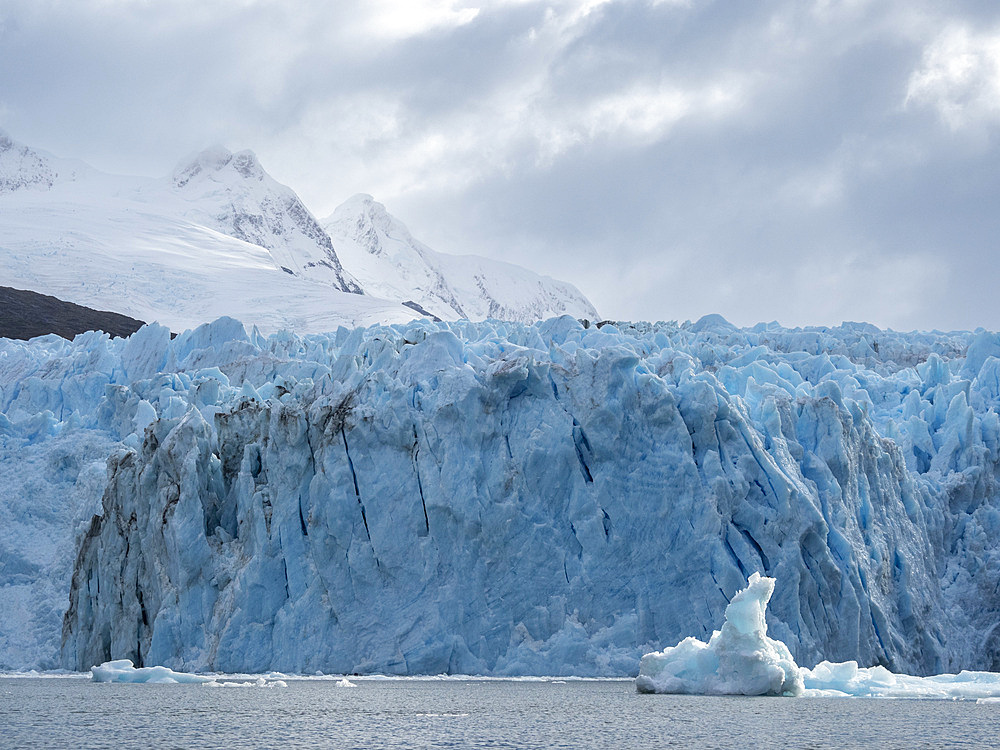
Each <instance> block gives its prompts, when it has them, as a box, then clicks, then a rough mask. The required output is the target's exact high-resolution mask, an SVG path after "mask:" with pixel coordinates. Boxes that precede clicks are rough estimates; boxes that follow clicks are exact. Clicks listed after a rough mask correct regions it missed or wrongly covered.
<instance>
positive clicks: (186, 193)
mask: <svg viewBox="0 0 1000 750" xmlns="http://www.w3.org/2000/svg"><path fill="white" fill-rule="evenodd" d="M389 221H390V222H391V221H393V220H391V219H389ZM407 237H408V235H407ZM409 239H410V240H412V238H409ZM339 241H340V240H339V239H338V242H339ZM345 242H346V244H348V248H347V249H348V251H349V253H350V254H351V258H352V259H354V260H357V259H358V258H361V259H362V260H364V259H365V258H367V257H368V255H367V253H364V252H359V251H358V249H357V248H356V247H354V245H353V244H351V243H352V242H354V240H350V241H349V242H348V241H345ZM430 252H431V251H429V250H428V251H427V253H430ZM440 257H444V256H440ZM401 262H404V259H401ZM454 262H455V263H458V264H460V265H461V264H468V263H470V262H472V263H475V264H479V266H481V268H480V270H478V271H477V272H476V274H474V275H475V279H474V280H473V282H474V284H473V285H474V287H475V288H474V289H473V290H472V291H471V292H470V293H469V294H471V295H472V297H471V298H474V303H472V304H470V303H468V302H466V301H465V300H464V297H463V301H462V304H456V305H455V306H454V307H442V306H438V308H436V309H439V314H438V317H443V318H451V319H455V318H458V317H463V316H465V315H469V316H472V317H480V318H482V317H486V316H487V315H493V316H494V317H495V316H505V317H511V318H517V319H521V320H534V319H536V318H537V317H542V316H545V315H548V314H551V313H555V312H559V313H561V312H570V313H572V314H574V315H578V316H580V317H589V318H594V317H596V313H595V311H594V309H593V307H592V306H591V305H590V303H589V302H587V301H586V299H584V298H583V297H582V296H581V295H580V294H579V292H576V290H575V289H573V288H572V287H571V286H569V285H566V284H562V283H561V282H555V281H553V280H551V279H543V278H542V277H539V276H537V275H534V274H531V273H530V272H527V271H524V270H523V269H517V268H515V267H513V266H506V265H505V264H497V263H492V262H491V261H487V260H485V259H477V260H474V261H470V260H468V259H457V260H455V261H454ZM369 265H370V264H369ZM439 265H441V264H439ZM442 268H443V266H442ZM376 270H377V271H378V272H379V273H383V274H385V276H386V278H387V279H390V280H391V283H382V281H380V277H379V276H378V275H377V274H376V275H375V276H373V275H372V274H371V272H370V271H371V269H370V268H369V267H368V266H367V265H365V264H364V263H362V264H361V265H360V266H359V273H361V274H362V275H363V276H364V278H365V282H366V289H364V290H362V285H361V284H360V283H359V281H358V279H357V278H355V276H354V275H352V273H351V270H350V269H347V268H345V267H344V265H343V264H342V263H341V258H340V256H339V255H338V250H337V249H335V247H334V243H333V240H331V237H330V235H329V234H328V233H327V231H326V230H324V229H323V228H322V227H321V226H320V224H319V223H318V222H317V221H316V219H315V218H314V217H313V216H312V214H311V213H310V212H309V210H308V209H307V208H306V207H305V206H304V205H303V204H302V202H301V200H299V198H298V196H296V195H295V193H294V192H293V191H292V190H291V189H289V188H287V187H285V186H283V185H280V184H279V183H277V182H276V181H275V180H274V179H272V178H271V177H270V176H269V175H268V174H267V173H266V172H265V171H264V170H263V168H262V167H261V165H260V163H259V162H258V161H257V159H256V157H255V156H254V155H253V153H251V152H249V151H241V152H238V153H235V154H233V153H230V152H229V151H227V150H225V149H222V148H213V149H208V150H206V151H204V152H202V153H200V154H196V155H194V156H193V157H191V158H189V159H187V160H185V161H183V162H182V163H181V164H180V165H179V166H178V167H177V168H176V169H175V170H174V172H173V173H172V174H171V175H169V176H168V177H166V178H164V179H159V180H151V179H142V178H126V177H117V176H112V175H105V174H101V173H100V172H97V171H96V170H94V169H91V168H90V167H87V166H86V165H84V164H82V163H79V162H72V161H68V160H63V159H57V158H55V157H53V156H51V155H49V154H45V153H44V152H41V151H35V150H33V149H31V148H29V147H27V146H24V145H21V144H17V143H15V142H14V141H13V140H11V139H10V138H9V137H8V136H6V135H5V134H3V133H0V285H2V286H9V287H14V288H18V289H28V290H33V291H38V292H41V293H44V294H50V295H53V296H56V297H59V298H60V299H63V300H66V301H68V302H74V303H77V304H81V305H86V306H89V307H93V308H96V309H109V308H110V309H113V310H115V311H116V312H120V313H124V314H126V315H129V316H131V317H135V318H138V319H140V320H146V321H159V322H160V323H162V324H164V325H167V326H168V327H170V328H171V329H173V330H175V331H181V330H185V329H187V328H192V327H195V326H197V325H200V324H201V323H204V322H206V321H210V320H214V319H215V318H217V317H219V316H222V315H230V316H235V317H238V318H239V319H241V320H242V321H244V322H245V323H246V324H247V325H251V326H252V325H256V326H258V327H259V328H260V329H261V330H262V331H265V332H271V331H275V330H279V329H281V328H289V329H292V330H295V331H298V332H300V333H303V332H320V331H326V330H330V329H332V328H335V327H336V326H337V325H368V324H372V323H376V322H379V323H393V322H403V321H406V320H410V319H412V318H414V317H418V316H419V315H422V314H424V313H423V311H422V309H421V308H420V306H419V304H416V305H415V304H413V302H414V301H416V300H417V299H418V298H423V297H422V295H423V291H422V288H423V287H422V286H421V284H422V283H423V282H422V281H421V279H420V278H417V277H416V276H414V277H413V278H410V276H409V275H408V272H407V271H406V269H405V268H404V267H403V266H401V267H400V269H394V267H393V265H392V264H391V263H388V264H386V263H382V264H381V265H379V266H378V268H377V269H376ZM442 273H444V274H445V275H448V274H451V273H452V271H450V270H449V269H447V268H444V270H443V271H442ZM464 273H465V272H464V271H461V272H458V271H456V272H455V273H454V276H455V279H454V280H451V279H445V278H444V277H442V284H443V285H444V288H452V287H455V288H457V289H459V294H460V296H461V294H464V293H465V292H464V291H462V290H464V289H465V288H466V287H467V286H468V284H467V279H466V275H463V274H464ZM476 285H478V286H476ZM480 287H482V289H485V290H487V292H488V293H485V292H480V291H479V289H480ZM382 292H384V294H381V293H382ZM483 294H486V297H484V296H483ZM406 302H410V303H411V304H410V305H404V304H402V303H406Z"/></svg>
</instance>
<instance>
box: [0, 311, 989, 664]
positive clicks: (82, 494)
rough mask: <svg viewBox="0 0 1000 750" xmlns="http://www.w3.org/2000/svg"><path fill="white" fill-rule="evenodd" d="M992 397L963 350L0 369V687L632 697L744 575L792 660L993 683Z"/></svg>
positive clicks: (777, 342) (621, 342)
mask: <svg viewBox="0 0 1000 750" xmlns="http://www.w3.org/2000/svg"><path fill="white" fill-rule="evenodd" d="M998 399H1000V336H997V335H996V334H994V333H990V332H987V331H982V330H980V331H976V332H953V333H940V332H929V333H909V334H901V333H896V332H892V331H882V330H879V329H877V328H875V327H874V326H870V325H867V324H857V323H846V324H843V325H841V326H838V327H831V328H806V329H785V328H782V327H780V326H778V325H777V324H761V325H758V326H755V327H753V328H746V329H738V328H736V327H734V326H732V325H730V324H728V323H727V322H726V321H725V320H724V319H722V318H720V317H718V316H711V317H708V318H705V319H702V320H700V321H697V322H695V323H684V324H677V323H657V324H645V323H635V324H626V323H621V324H617V325H614V324H607V325H602V326H601V327H597V326H594V325H590V324H589V323H587V322H586V321H583V322H581V321H579V320H576V319H574V318H571V317H567V316H564V317H562V318H554V319H549V320H546V321H542V322H539V323H535V324H531V325H528V324H520V323H505V322H499V321H494V320H490V321H485V322H480V323H470V322H468V321H459V322H433V321H429V320H418V321H414V322H411V323H405V324H395V325H376V326H371V327H367V328H356V329H348V328H340V329H338V330H336V331H334V332H331V333H327V334H308V335H296V334H292V333H288V332H278V333H274V334H271V335H268V336H264V335H262V334H261V333H259V332H258V331H257V330H255V329H251V330H250V331H249V332H248V331H247V330H246V329H245V328H244V327H243V325H242V324H240V323H239V322H237V321H235V320H233V319H229V318H222V319H219V320H217V321H216V322H214V323H211V324H207V325H203V326H200V327H199V328H197V329H194V330H190V331H187V332H185V333H183V334H181V335H180V336H178V337H176V338H175V339H171V338H170V335H169V332H168V330H167V329H166V328H164V327H161V326H158V325H149V326H146V327H144V328H142V329H141V330H139V331H138V332H137V333H135V334H133V335H132V336H131V337H130V338H128V339H110V338H109V337H107V336H105V335H102V334H99V333H88V334H83V335H80V336H77V337H76V338H75V339H74V340H73V341H72V342H68V341H65V340H63V339H59V338H57V337H55V336H47V337H42V338H38V339H33V340H31V341H29V342H22V341H10V340H0V476H2V477H3V481H4V483H3V487H4V490H5V491H4V493H3V498H2V502H0V514H2V518H0V521H2V523H0V553H2V554H0V559H2V561H3V566H2V568H0V607H3V609H4V611H5V612H16V613H20V614H17V615H14V616H5V617H4V618H2V619H0V668H6V669H30V668H41V669H45V668H47V669H51V668H56V667H63V668H68V669H76V670H86V669H89V668H90V667H91V666H92V665H94V664H101V663H103V662H107V661H111V660H113V659H129V660H131V661H132V662H133V663H134V664H136V665H138V666H140V667H142V666H143V665H153V664H156V665H163V666H167V667H169V668H172V669H175V670H179V671H188V672H191V671H194V672H201V671H218V672H265V671H268V670H279V671H282V672H286V673H302V674H305V673H313V672H316V671H322V672H325V673H336V674H352V673H385V674H436V673H466V674H484V675H531V674H547V675H558V674H561V675H592V676H597V675H635V674H636V673H637V672H638V669H639V661H640V658H641V656H642V655H643V654H645V653H649V652H652V651H657V650H659V649H662V648H664V647H665V646H667V645H670V644H674V643H677V642H679V641H680V640H681V639H682V638H684V637H688V636H693V637H696V638H701V639H707V638H708V636H709V635H710V630H709V628H710V627H711V625H712V624H713V623H717V622H719V621H721V620H722V618H723V615H724V612H725V610H726V608H727V607H728V606H729V605H730V602H731V601H732V599H733V597H734V596H735V595H736V594H737V592H739V591H740V590H741V589H743V588H744V586H745V584H746V581H747V579H748V577H749V576H750V575H752V574H753V573H759V574H761V575H763V576H767V577H772V578H775V579H777V581H778V582H779V585H778V588H777V590H776V591H775V593H774V596H773V598H772V599H771V601H770V606H769V609H768V612H767V625H768V633H769V634H770V635H771V636H772V637H773V638H774V639H776V640H779V641H781V642H782V643H784V644H786V646H787V648H788V650H789V652H790V654H791V655H792V656H793V657H794V659H795V661H796V663H798V664H817V663H818V662H820V661H822V660H831V661H832V662H848V661H855V662H857V663H859V664H863V665H871V666H874V665H878V666H879V667H882V668H885V669H887V670H891V671H893V672H909V673H913V674H924V675H926V674H939V673H942V672H945V671H957V670H958V669H998V668H1000V628H998V627H997V626H998V624H1000V597H998V590H997V581H998V580H1000V577H998V564H1000V557H998V549H997V547H998V541H997V540H998V539H1000V535H998V533H997V532H998V530H1000V512H998V510H1000V509H998V492H997V468H998V466H997V462H998V455H1000V418H998V416H997V405H998ZM861 668H864V667H860V668H859V669H861Z"/></svg>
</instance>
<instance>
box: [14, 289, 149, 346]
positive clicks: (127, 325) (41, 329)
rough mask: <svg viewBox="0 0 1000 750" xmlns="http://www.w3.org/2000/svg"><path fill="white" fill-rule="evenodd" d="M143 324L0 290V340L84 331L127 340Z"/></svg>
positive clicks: (34, 295) (66, 335)
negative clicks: (125, 337) (99, 332)
mask: <svg viewBox="0 0 1000 750" xmlns="http://www.w3.org/2000/svg"><path fill="white" fill-rule="evenodd" d="M143 325H144V323H143V322H142V321H141V320H136V319H135V318H129V317H128V316H126V315H119V314H118V313H113V312H108V311H107V310H92V309H91V308H89V307H83V306H82V305H74V304H73V303H72V302H63V301H62V300H61V299H56V298H55V297H51V296H49V295H45V294H38V293H37V292H27V291H24V290H21V289H11V288H10V287H8V286H0V337H4V338H9V339H31V338H34V337H35V336H45V335H46V334H49V333H54V334H56V335H57V336H62V337H63V338H65V339H72V338H73V337H74V336H76V335H77V334H80V333H85V332H87V331H104V332H105V333H109V334H111V335H112V336H131V335H132V334H133V333H135V332H136V331H138V330H139V329H140V328H141V327H142V326H143Z"/></svg>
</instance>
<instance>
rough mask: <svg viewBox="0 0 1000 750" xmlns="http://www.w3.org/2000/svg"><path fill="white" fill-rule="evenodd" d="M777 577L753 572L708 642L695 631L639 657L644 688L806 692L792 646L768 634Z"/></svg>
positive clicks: (652, 690) (639, 683)
mask: <svg viewBox="0 0 1000 750" xmlns="http://www.w3.org/2000/svg"><path fill="white" fill-rule="evenodd" d="M774 583H775V581H774V579H773V578H768V577H765V576H761V575H760V573H752V574H751V575H750V579H749V580H748V581H747V587H746V588H745V589H743V590H742V591H740V592H738V593H737V594H736V595H735V596H734V597H733V598H732V600H731V601H730V602H729V606H727V607H726V621H725V622H724V623H723V625H722V630H716V631H715V632H714V633H712V637H711V638H710V639H709V640H708V642H707V643H705V642H704V641H700V640H698V639H697V638H695V637H693V636H689V637H687V638H685V639H684V640H683V641H681V642H680V643H678V644H677V645H676V646H671V647H669V648H666V649H664V650H663V651H654V652H652V653H649V654H646V655H645V656H643V657H642V661H641V662H639V676H638V677H637V678H636V681H635V683H636V688H637V689H638V690H639V692H640V693H689V694H693V695H786V696H796V695H801V694H802V692H803V690H804V689H805V686H804V685H803V682H802V670H801V669H800V668H799V666H798V665H797V664H796V663H795V659H794V658H792V654H791V652H790V651H789V650H788V647H787V646H785V644H784V643H782V642H781V641H776V640H774V639H773V638H768V637H767V622H766V621H765V619H764V618H765V613H766V611H767V603H768V602H769V601H770V600H771V594H772V593H774Z"/></svg>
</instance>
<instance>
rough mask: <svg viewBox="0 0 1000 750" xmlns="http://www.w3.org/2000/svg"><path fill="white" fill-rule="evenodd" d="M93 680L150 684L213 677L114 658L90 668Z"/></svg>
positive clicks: (195, 681) (200, 681)
mask: <svg viewBox="0 0 1000 750" xmlns="http://www.w3.org/2000/svg"><path fill="white" fill-rule="evenodd" d="M90 675H91V679H92V680H93V681H94V682H136V683H150V684H206V683H209V682H213V678H211V677H206V676H205V675H200V674H190V673H187V672H175V671H174V670H172V669H168V668H167V667H160V666H156V667H139V668H136V667H135V665H134V664H132V661H131V660H129V659H116V660H114V661H106V662H104V663H103V664H101V665H99V666H95V667H91V668H90Z"/></svg>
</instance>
